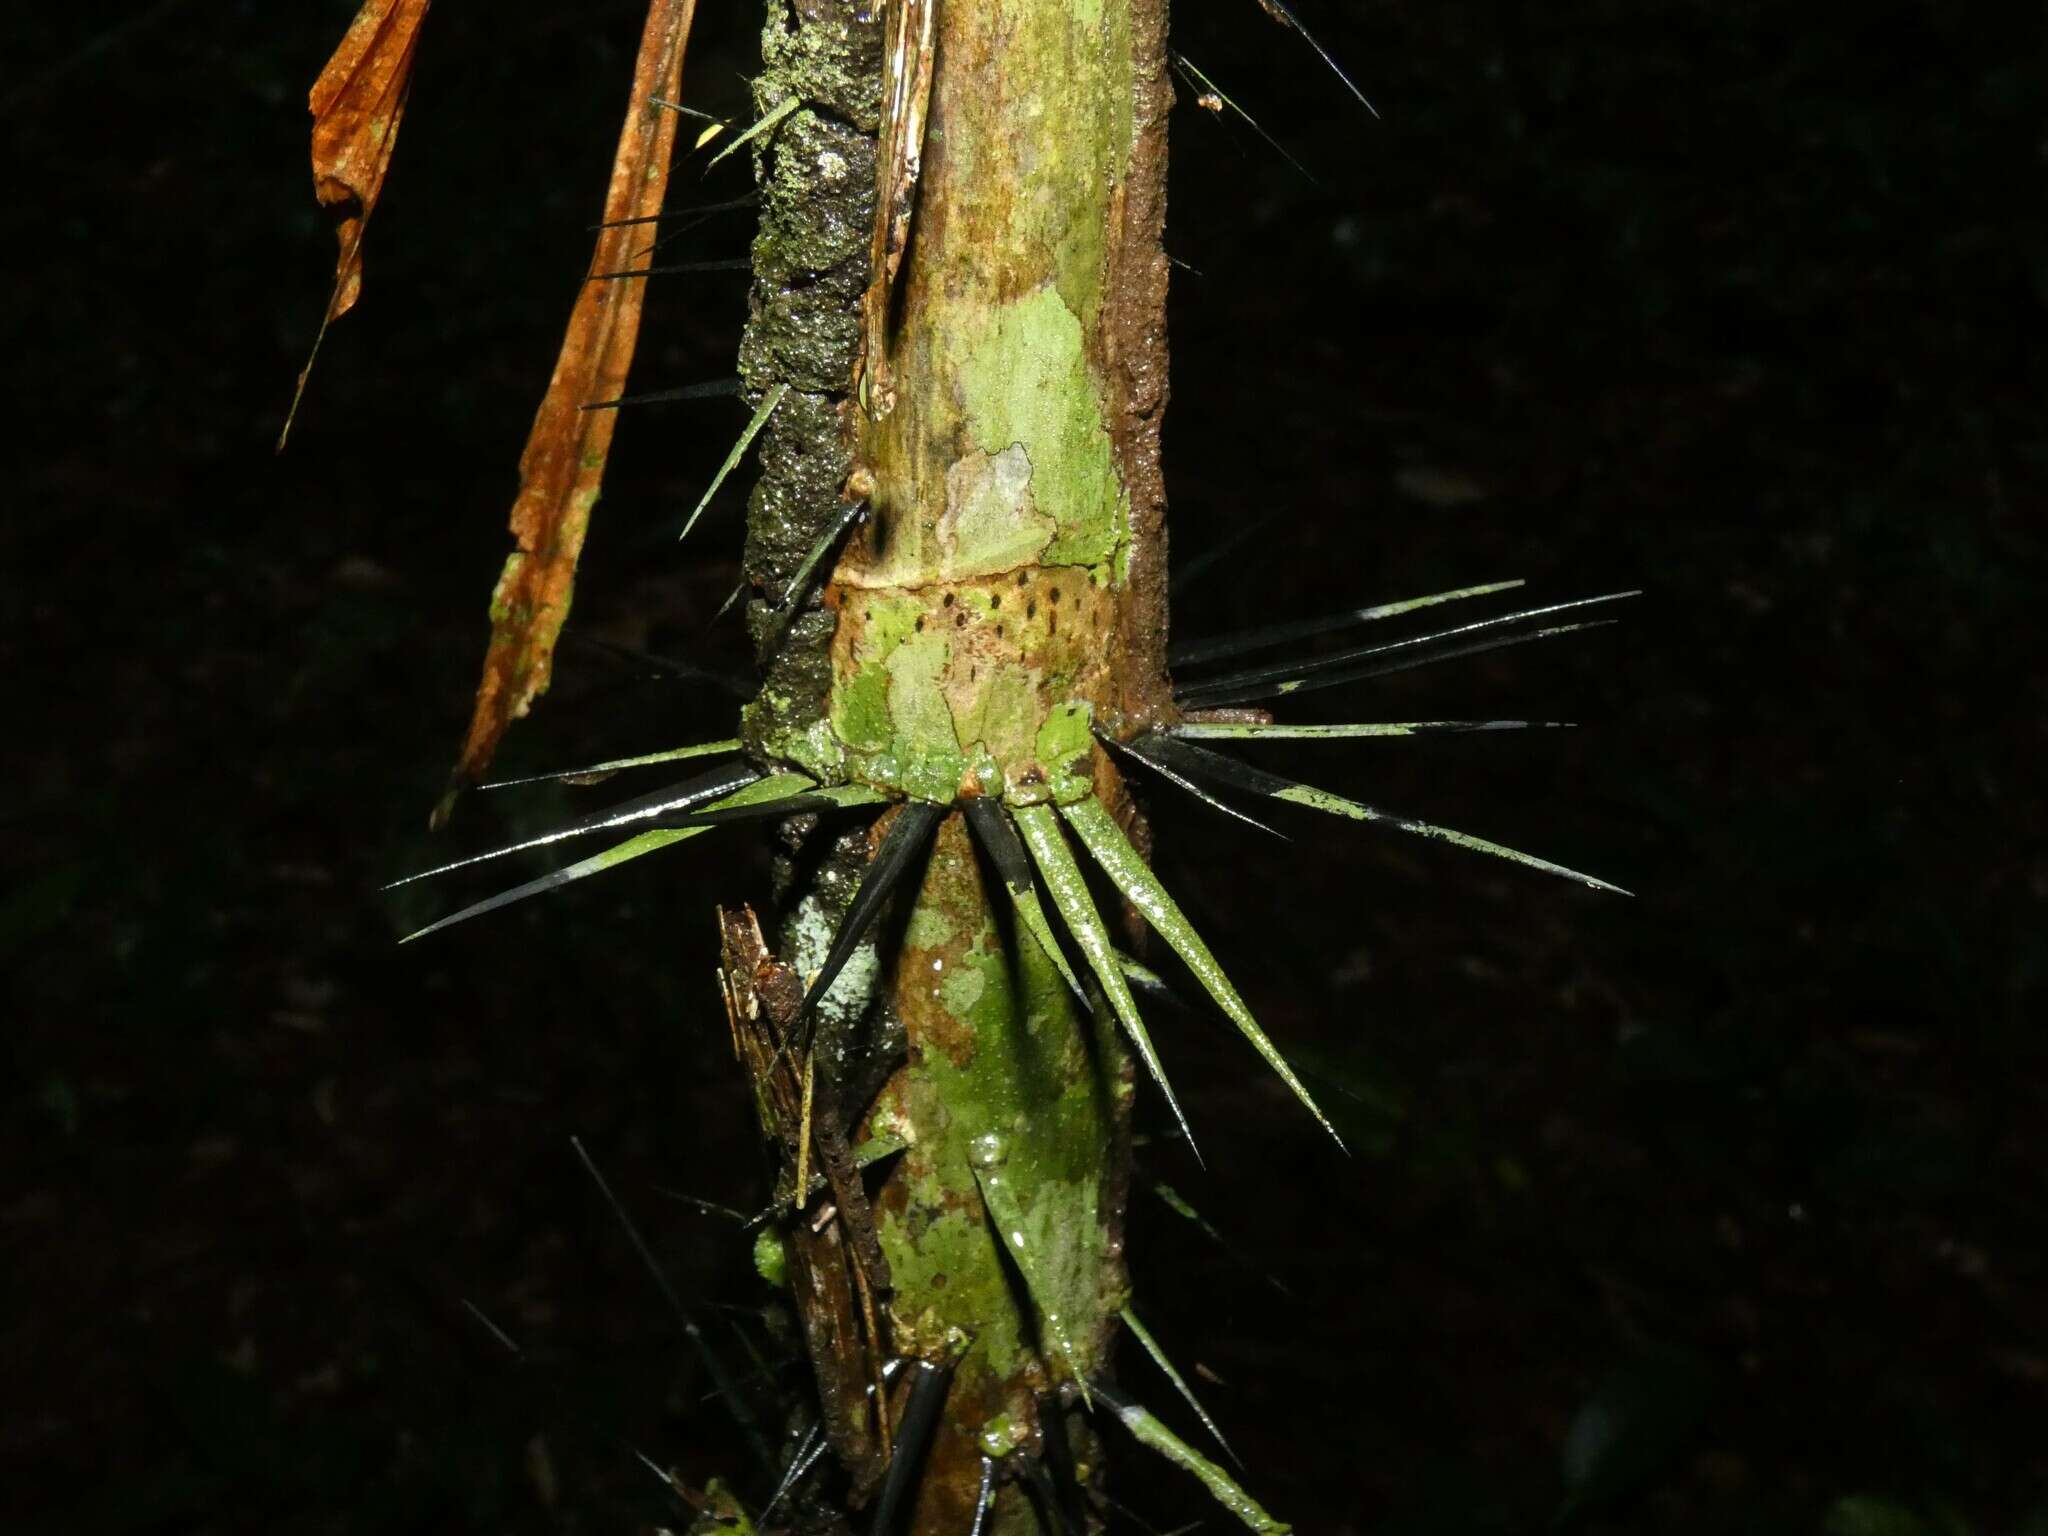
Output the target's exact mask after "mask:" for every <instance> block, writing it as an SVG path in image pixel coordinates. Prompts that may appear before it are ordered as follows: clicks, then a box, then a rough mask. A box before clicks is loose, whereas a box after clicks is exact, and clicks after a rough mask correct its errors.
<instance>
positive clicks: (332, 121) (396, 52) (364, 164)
mask: <svg viewBox="0 0 2048 1536" xmlns="http://www.w3.org/2000/svg"><path fill="white" fill-rule="evenodd" d="M430 4H432V0H367V3H366V4H365V5H364V6H363V8H362V9H361V10H360V11H358V12H357V13H356V19H355V20H354V21H353V22H351V23H350V24H349V29H348V33H347V35H346V36H344V37H343V38H342V40H341V46H340V47H338V48H336V49H335V50H334V57H333V58H331V59H329V60H328V61H327V67H326V68H325V69H323V70H321V71H320V78H319V79H318V80H316V81H314V82H313V89H312V91H311V93H310V94H309V95H308V97H307V99H306V105H307V107H308V109H309V110H310V111H311V112H312V114H313V195H314V196H315V197H317V198H319V200H320V206H321V207H323V208H328V209H332V210H335V211H336V213H337V214H338V219H337V222H336V225H335V235H336V238H338V239H339V240H340V242H341V253H340V255H339V256H338V257H337V258H336V259H335V264H334V292H333V293H332V294H331V295H330V296H329V297H328V300H327V312H326V313H325V314H324V315H322V316H321V317H320V330H319V333H318V334H317V335H316V336H315V337H314V338H313V350H312V355H311V356H309V357H308V358H307V359H306V366H305V367H304V368H302V369H300V370H299V381H298V386H297V388H296V389H295V390H294V391H293V392H292V405H291V410H290V412H288V413H287V414H286V416H285V423H284V431H282V432H280V433H279V434H278V438H277V446H278V447H279V448H280V449H282V448H283V447H284V443H285V438H286V437H287V436H289V435H290V433H291V429H292V418H293V417H294V416H296V415H297V414H298V410H299V400H300V398H301V397H302V396H303V395H304V394H305V392H306V379H307V376H308V375H309V374H311V373H312V371H313V358H314V357H317V356H319V354H320V343H321V341H322V340H323V339H324V338H325V337H326V335H327V327H328V326H329V325H331V324H333V322H334V321H336V320H338V319H340V318H341V317H342V316H343V315H345V314H347V313H348V312H349V311H350V310H351V309H353V308H355V303H356V300H357V299H358V298H360V297H361V296H362V291H363V231H364V230H365V229H366V228H367V227H368V226H369V222H370V215H371V214H372V213H374V212H376V209H377V199H378V197H380V196H381V195H382V194H383V191H384V178H385V176H386V175H387V174H388V173H389V172H390V170H391V152H392V150H393V149H395V148H396V147H397V144H398V124H399V121H400V119H401V118H403V117H404V116H405V98H406V95H407V93H408V92H409V91H410V90H411V89H412V66H413V60H414V59H415V57H417V55H418V52H419V38H420V24H421V23H422V22H423V21H425V20H426V16H427V7H428V6H429V5H430Z"/></svg>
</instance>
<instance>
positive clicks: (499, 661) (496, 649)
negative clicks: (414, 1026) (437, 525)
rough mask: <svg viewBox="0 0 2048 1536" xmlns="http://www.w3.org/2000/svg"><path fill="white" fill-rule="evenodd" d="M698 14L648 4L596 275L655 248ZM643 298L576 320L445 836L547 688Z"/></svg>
mask: <svg viewBox="0 0 2048 1536" xmlns="http://www.w3.org/2000/svg"><path fill="white" fill-rule="evenodd" d="M695 11H696V4H695V0H652V3H651V4H650V5H649V7H648V11H647V26H646V30H645V31H644V32H643V33H642V34H641V38H640V56H639V59H638V61H637V62H636V63H635V65H634V68H633V95H632V104H631V106H630V107H629V108H628V109H627V112H626V122H625V126H624V127H623V128H622V129H621V130H620V132H619V148H618V153H617V154H616V155H615V156H614V157H613V160H612V176H611V185H610V188H609V190H608V191H607V192H606V194H605V203H604V223H605V225H606V226H608V227H606V228H603V229H601V230H599V232H598V237H597V249H596V252H595V254H594V255H593V256H592V258H591V264H590V271H591V272H592V273H598V272H613V271H619V270H622V269H623V268H624V267H626V266H627V265H629V264H630V258H631V255H632V251H633V247H634V244H635V242H636V241H639V240H644V238H645V236H644V234H643V233H642V232H641V230H640V229H639V228H637V227H636V226H634V225H633V224H632V223H631V222H630V221H632V220H636V219H637V220H642V221H645V220H647V219H649V218H651V217H652V216H653V215H655V214H657V213H659V212H660V211H661V205H662V200H663V198H664V196H665V195H666V193H667V191H668V173H669V156H670V152H671V150H672V149H673V148H674V145H675V137H676V123H677V121H678V117H677V114H676V113H674V112H672V111H669V110H667V109H665V108H664V107H662V106H659V105H657V104H656V102H657V99H659V100H667V101H674V100H675V99H676V98H677V97H678V96H679V95H680V94H681V90H682V80H683V52H684V49H685V46H686V45H687V44H688V42H689V36H690V22H691V18H692V17H693V15H694V14H695ZM645 290H646V285H645V284H644V283H643V282H639V281H632V282H615V283H600V282H588V283H585V284H584V285H583V289H582V292H581V293H579V294H578V295H577V298H576V305H575V308H573V309H572V310H570V312H569V326H568V332H567V334H566V335H565V336H564V337H563V338H562V350H561V354H560V355H559V356H558V357H557V358H556V359H555V372H554V376H553V378H551V379H550V380H549V381H548V390H547V394H546V396H545V397H544V398H543V399H542V400H541V403H540V409H539V410H538V411H537V412H536V413H535V414H534V418H533V430H532V431H531V432H530V433H529V434H528V435H527V439H526V451H525V452H524V453H523V454H521V455H520V459H519V494H518V496H517V498H516V499H515V500H514V501H513V503H512V519H511V522H512V536H513V537H514V539H516V540H517V541H518V545H519V547H518V548H517V549H516V550H514V551H513V553H512V554H511V556H510V557H509V558H508V559H507V560H506V561H505V569H504V571H503V573H502V574H501V575H500V576H499V577H498V586H497V590H496V591H495V592H494V593H493V594H492V597H491V644H490V650H489V651H488V653H487V654H486V655H485V657H484V673H483V681H482V682H481V683H480V684H478V686H477V691H476V710H475V713H474V714H473V715H472V716H471V718H470V722H469V735H468V737H467V739H466V740H465V741H464V742H463V745H462V756H461V758H460V760H459V761H458V762H457V763H456V765H455V772H454V775H453V778H452V781H451V783H450V785H449V789H448V793H447V794H446V795H445V796H443V797H442V800H441V803H440V805H439V806H438V807H436V808H435V812H434V822H435V824H436V825H437V826H438V825H441V824H443V823H445V822H446V821H447V819H448V813H449V810H450V809H451V808H452V807H453V804H454V799H455V796H456V795H457V794H459V793H460V792H461V791H462V789H463V788H464V787H465V786H467V785H469V784H473V783H475V782H476V780H477V778H478V777H479V776H480V775H481V774H482V772H483V770H484V768H485V767H486V766H487V765H488V764H489V763H490V760H491V756H492V754H493V753H494V752H496V751H497V747H498V742H499V741H500V740H501V739H502V738H503V736H504V734H505V731H506V729H507V728H508V727H509V726H510V725H511V723H512V722H513V721H514V720H516V719H518V718H519V717H521V716H522V715H524V714H525V713H526V712H527V710H528V709H529V708H530V707H531V706H532V704H533V701H534V700H535V699H536V698H538V697H540V695H541V694H542V693H544V692H546V691H547V686H548V679H549V677H550V675H551V673H552V671H553V667H554V656H555V641H556V640H557V638H558V637H559V636H560V635H561V632H562V623H563V621H564V620H565V619H567V618H568V616H569V599H570V596H571V594H572V591H573V588H574V585H575V579H576V559H577V556H578V555H580V554H581V553H582V551H583V537H584V534H585V533H586V532H587V531H588V530H589V527H590V510H591V508H592V507H593V506H594V505H595V504H596V502H597V495H598V490H599V488H600V486H601V485H602V483H603V480H604V466H605V459H606V457H607V455H608V454H609V453H610V451H611V443H612V430H613V428H614V427H615V426H616V425H617V423H618V412H616V411H587V410H584V409H583V407H584V406H585V405H586V404H588V403H589V402H591V401H593V400H610V399H614V398H616V397H617V396H619V395H620V394H621V393H623V391H624V387H625V382H626V374H627V371H628V369H629V368H630V367H631V366H632V362H633V348H634V344H635V343H636V342H637V341H638V339H639V335H640V311H641V301H642V298H643V295H644V293H645Z"/></svg>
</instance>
